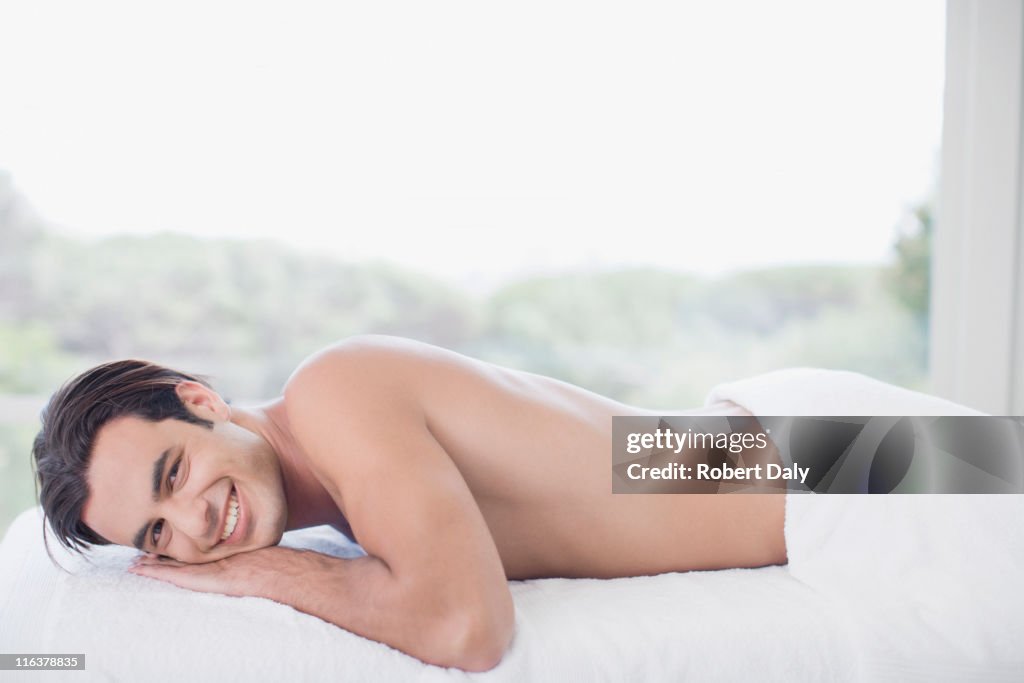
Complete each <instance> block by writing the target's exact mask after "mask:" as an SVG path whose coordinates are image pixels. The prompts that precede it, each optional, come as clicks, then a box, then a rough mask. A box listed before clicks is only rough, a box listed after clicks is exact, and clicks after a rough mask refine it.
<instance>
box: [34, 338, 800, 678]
mask: <svg viewBox="0 0 1024 683" xmlns="http://www.w3.org/2000/svg"><path fill="white" fill-rule="evenodd" d="M283 394H284V395H283V396H282V397H280V398H278V399H276V400H273V401H271V402H269V403H267V404H265V405H261V406H258V407H253V408H247V409H241V408H238V407H235V406H229V405H227V404H226V403H225V402H224V400H222V398H221V397H220V396H219V395H218V394H217V393H216V392H215V391H214V390H212V389H211V388H210V387H209V386H208V385H206V384H205V383H204V382H203V381H202V380H200V379H199V378H197V377H193V376H191V375H187V374H184V373H179V372H177V371H174V370H170V369H167V368H163V367H160V366H156V365H153V364H149V363H145V362H142V361H117V362H113V363H108V364H104V365H101V366H98V367H97V368H94V369H92V370H90V371H88V372H86V373H83V374H82V375H80V376H78V377H77V378H75V379H74V380H72V381H71V382H69V383H68V384H65V385H64V386H63V387H61V389H60V390H58V391H57V392H56V393H55V394H54V396H53V398H52V399H51V401H50V404H49V405H48V407H47V410H46V412H45V413H44V416H43V429H42V431H41V432H40V434H39V435H38V436H37V438H36V442H35V446H34V449H33V451H34V457H35V459H36V466H37V471H38V476H39V479H40V500H41V503H42V505H43V508H44V510H45V512H46V514H47V517H48V519H49V520H50V524H51V526H52V528H53V530H54V532H55V534H56V535H57V537H58V538H59V539H60V541H61V542H62V543H64V544H65V545H67V546H69V547H73V548H76V549H80V548H83V547H87V546H88V545H90V544H93V545H102V544H106V543H116V544H120V545H126V546H134V547H136V548H138V549H139V550H141V551H143V553H144V554H143V555H142V556H140V559H139V560H137V562H136V565H135V566H134V567H133V569H132V571H134V572H135V573H136V574H140V575H143V576H148V577H152V578H155V579H160V580H164V581H169V582H171V583H174V584H177V585H178V586H182V587H185V588H189V589H192V590H198V591H208V592H215V593H223V594H227V595H239V596H241V595H251V596H260V597H264V598H269V599H271V600H276V601H278V602H281V603H285V604H288V605H292V606H293V607H295V608H296V609H298V610H301V611H303V612H306V613H309V614H313V615H315V616H317V617H320V618H321V619H324V620H326V621H329V622H331V623H334V624H336V625H338V626H340V627H342V628H345V629H347V630H349V631H352V632H354V633H357V634H360V635H362V636H364V637H367V638H371V639H373V640H377V641H381V642H384V643H387V644H388V645H391V646H392V647H395V648H397V649H399V650H402V651H403V652H406V653H408V654H410V655H412V656H414V657H417V658H419V659H421V660H423V661H425V662H428V663H432V664H437V665H441V666H450V667H458V668H460V669H465V670H469V671H484V670H487V669H490V668H492V667H493V666H495V665H496V664H497V663H498V662H499V661H500V660H501V657H502V655H503V653H504V652H505V650H506V648H507V647H508V645H509V643H510V641H511V639H512V636H513V630H514V623H515V619H514V607H513V602H512V597H511V594H510V592H509V590H508V585H507V583H506V580H507V579H527V578H538V577H554V576H560V577H598V578H611V577H620V576H637V575H646V574H658V573H663V572H673V571H687V570H694V569H720V568H727V567H758V566H764V565H771V564H784V563H785V562H786V547H785V540H784V537H783V514H784V512H783V510H784V499H785V496H782V495H772V494H746V495H636V494H633V495H613V494H612V492H611V491H612V467H611V460H610V458H609V454H610V446H611V443H612V441H611V430H612V420H611V416H613V415H656V414H657V413H655V412H652V411H648V410H642V409H638V408H633V407H630V406H627V405H624V404H622V403H618V402H616V401H612V400H610V399H607V398H604V397H602V396H598V395H596V394H594V393H591V392H588V391H585V390H583V389H580V388H578V387H575V386H572V385H570V384H566V383H564V382H560V381H557V380H554V379H550V378H547V377H542V376H539V375H534V374H530V373H527V372H520V371H516V370H511V369H506V368H501V367H498V366H495V365H491V364H489V363H485V362H481V361H478V360H474V359H471V358H467V357H465V356H462V355H459V354H457V353H454V352H451V351H446V350H444V349H440V348H437V347H434V346H430V345H427V344H423V343H419V342H413V341H410V340H406V339H399V338H394V337H382V336H360V337H355V338H351V339H347V340H345V341H342V342H340V343H338V344H335V345H333V346H330V347H328V348H326V349H324V350H322V351H320V352H319V353H317V354H315V355H313V356H311V357H310V358H308V359H307V360H306V361H305V362H303V364H302V365H301V366H300V367H299V368H298V369H297V370H296V371H295V372H294V373H293V374H292V376H291V377H290V378H289V380H288V382H287V383H286V385H285V387H284V392H283ZM687 413H688V414H718V415H749V413H747V412H746V411H744V410H743V409H741V408H740V407H739V406H736V405H735V404H732V403H723V404H717V405H714V406H709V407H707V408H705V409H701V410H695V411H686V412H684V413H681V414H687ZM320 524H332V525H334V526H335V527H336V528H338V529H340V530H342V531H343V532H345V533H346V534H348V535H350V536H352V537H353V538H354V539H355V540H356V541H357V542H358V543H359V544H360V545H361V546H362V547H363V549H364V550H365V551H366V552H367V555H366V556H365V557H360V558H357V559H341V558H335V557H330V556H326V555H323V554H321V553H317V552H313V551H303V550H294V549H289V548H284V547H281V546H278V545H277V543H278V542H279V541H280V539H281V535H282V534H283V533H284V532H285V531H287V530H291V529H300V528H304V527H309V526H314V525H320Z"/></svg>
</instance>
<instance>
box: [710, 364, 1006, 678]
mask: <svg viewBox="0 0 1024 683" xmlns="http://www.w3.org/2000/svg"><path fill="white" fill-rule="evenodd" d="M722 400H729V401H733V402H734V403H737V404H739V405H741V406H743V407H744V408H746V409H747V410H749V411H750V412H752V413H753V414H754V415H766V416H767V415H781V416H789V415H792V416H801V415H808V416H811V415H984V413H980V412H978V411H976V410H973V409H971V408H968V407H966V406H962V405H958V404H956V403H953V402H951V401H947V400H945V399H942V398H938V397H936V396H929V395H927V394H922V393H920V392H915V391H910V390H907V389H904V388H901V387H896V386H893V385H890V384H886V383H884V382H880V381H878V380H875V379H872V378H870V377H866V376H864V375H861V374H857V373H853V372H845V371H834V370H822V369H815V368H794V369H787V370H779V371H775V372H770V373H767V374H764V375H759V376H757V377H752V378H749V379H745V380H740V381H736V382H730V383H727V384H722V385H719V386H717V387H715V388H714V389H712V391H711V392H710V394H709V395H708V399H707V402H708V403H712V402H716V401H722ZM1021 520H1024V495H1014V494H1001V495H814V494H810V495H808V494H800V493H790V494H787V500H786V527H785V529H786V531H785V533H786V545H787V552H788V555H789V570H790V573H791V575H792V576H794V577H795V578H797V579H799V580H800V581H802V582H803V583H805V584H806V585H808V586H810V587H811V588H813V589H815V590H816V591H818V592H819V593H820V594H822V595H823V596H826V597H827V598H828V599H829V600H832V601H834V603H835V604H836V605H837V606H838V607H839V609H841V610H842V611H844V612H845V613H846V614H848V615H849V620H850V625H851V628H852V629H853V630H854V631H855V633H856V635H857V638H858V639H859V641H860V643H861V648H862V652H863V656H864V661H863V667H864V674H865V676H866V678H867V679H868V680H890V679H891V680H1017V681H1019V680H1024V585H1022V581H1021V577H1022V576H1024V573H1022V572H1024V526H1022V522H1021Z"/></svg>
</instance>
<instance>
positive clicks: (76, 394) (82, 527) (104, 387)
mask: <svg viewBox="0 0 1024 683" xmlns="http://www.w3.org/2000/svg"><path fill="white" fill-rule="evenodd" d="M186 380H190V381H193V382H199V383H200V384H202V385H203V386H206V387H209V386H210V384H209V383H208V382H207V381H206V379H205V378H203V377H201V376H198V375H190V374H188V373H184V372H179V371H178V370H172V369H170V368H167V367H164V366H161V365H157V364H156V363H151V362H149V361H144V360H119V361H112V362H109V363H103V364H102V365H97V366H96V367H94V368H92V369H91V370H87V371H85V372H83V373H82V374H80V375H78V376H77V377H75V378H73V379H71V380H69V381H67V382H65V383H64V384H63V385H62V386H61V387H60V388H59V389H58V390H57V391H56V392H54V394H53V396H51V397H50V400H49V402H48V403H47V405H46V407H45V408H43V410H42V413H41V414H40V419H41V420H42V423H43V424H42V429H40V431H39V434H37V435H36V438H35V442H34V443H33V444H32V458H33V460H34V463H35V471H36V483H37V486H38V489H37V495H38V499H39V503H40V504H41V505H42V506H43V514H44V521H43V534H44V540H45V534H46V520H49V522H50V526H51V527H52V529H53V531H54V533H55V534H56V536H57V540H59V541H60V542H61V545H63V546H64V547H66V548H68V549H70V550H74V551H77V552H82V550H84V549H86V548H87V547H88V546H90V545H109V544H110V541H108V540H107V539H105V538H103V537H102V536H100V535H99V534H97V533H96V532H95V531H93V530H92V529H90V528H89V526H88V525H86V524H85V522H83V521H82V508H84V507H85V502H86V500H87V499H88V497H89V486H88V483H87V482H86V472H87V470H88V467H89V458H90V457H91V455H92V449H93V445H94V443H95V440H96V434H97V433H98V432H99V430H100V428H101V427H103V425H105V424H107V423H108V422H110V421H111V420H113V419H115V418H119V417H123V416H126V415H132V416H135V417H139V418H142V419H144V420H148V421H150V422H159V421H161V420H166V419H175V420H182V421H184V422H191V423H192V424H198V425H203V426H204V427H207V428H208V429H212V428H213V423H212V422H210V421H209V420H204V419H202V418H198V417H196V416H195V415H193V414H192V413H191V412H189V410H188V408H186V407H185V404H184V403H182V401H181V399H180V398H178V394H177V393H176V392H175V387H177V385H178V384H180V383H182V382H183V381H186ZM52 557H53V556H52V555H51V558H52Z"/></svg>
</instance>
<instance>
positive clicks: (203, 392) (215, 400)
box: [174, 380, 231, 420]
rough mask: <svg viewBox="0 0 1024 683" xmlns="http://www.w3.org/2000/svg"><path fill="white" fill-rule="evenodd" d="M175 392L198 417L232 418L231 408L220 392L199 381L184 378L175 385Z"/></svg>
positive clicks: (207, 418) (209, 418)
mask: <svg viewBox="0 0 1024 683" xmlns="http://www.w3.org/2000/svg"><path fill="white" fill-rule="evenodd" d="M174 392H175V393H176V394H177V395H178V398H180V399H181V402H182V403H184V404H185V407H186V408H188V410H189V412H191V413H192V414H193V415H195V416H196V417H200V418H202V419H204V420H214V419H220V420H229V419H231V409H230V408H228V404H227V403H225V402H224V399H222V398H221V397H220V394H218V393H217V392H216V391H214V390H213V389H210V388H209V387H206V386H203V385H202V384H200V383H199V382H193V381H191V380H183V381H181V382H179V383H178V385H177V386H175V387H174Z"/></svg>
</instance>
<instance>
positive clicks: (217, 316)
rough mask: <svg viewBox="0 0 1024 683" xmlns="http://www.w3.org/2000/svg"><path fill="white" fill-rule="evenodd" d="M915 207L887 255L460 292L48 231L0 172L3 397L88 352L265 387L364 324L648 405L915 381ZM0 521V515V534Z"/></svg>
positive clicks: (259, 250) (231, 248) (229, 251)
mask: <svg viewBox="0 0 1024 683" xmlns="http://www.w3.org/2000/svg"><path fill="white" fill-rule="evenodd" d="M915 217H916V218H915V219H916V220H917V222H918V230H917V231H916V232H915V231H910V232H908V233H906V234H904V235H903V236H901V238H900V239H899V240H898V241H897V243H896V263H895V265H894V266H892V267H888V268H883V267H840V266H827V267H826V266H819V267H810V266H806V267H803V266H802V267H783V268H773V269H764V270H757V271H747V272H740V273H734V274H730V275H725V276H722V277H718V278H714V279H708V278H697V277H694V276H692V275H687V274H681V273H676V272H667V271H664V270H655V269H649V268H635V269H623V270H615V271H588V272H577V273H566V274H561V275H558V276H549V277H530V278H527V279H523V280H521V281H517V282H512V283H509V284H507V285H505V286H502V287H500V288H498V289H496V290H495V291H492V292H490V293H488V294H487V295H481V296H472V295H470V294H468V293H466V292H464V291H462V290H460V289H457V288H455V287H452V286H450V285H448V284H446V283H444V282H441V281H438V280H436V279H434V278H431V277H428V276H426V275H422V274H419V273H415V272H411V271H409V270H407V269H403V268H398V267H395V266H393V265H388V264H384V263H363V264H351V263H342V262H339V261H337V260H333V259H330V258H327V257H325V256H323V255H321V254H315V253H314V254H311V253H302V252H299V251H296V250H293V249H289V248H287V247H284V246H282V245H281V244H279V243H275V242H270V241H240V240H210V239H199V238H195V237H188V236H183V235H176V234H161V235H156V236H152V237H125V236H121V237H113V238H109V239H104V240H100V241H93V242H83V241H76V240H71V239H68V238H65V237H61V236H59V235H57V234H55V233H54V231H52V230H49V229H47V227H46V226H45V225H44V224H43V223H42V222H41V221H40V220H39V219H38V217H36V216H35V214H34V213H33V212H32V211H31V209H30V208H29V207H27V206H26V205H25V203H24V200H23V199H21V198H20V196H19V195H17V193H16V192H14V190H13V189H12V187H11V185H10V182H9V179H7V178H5V177H4V176H3V175H2V174H0V285H2V289H0V398H2V395H3V394H30V395H35V396H40V397H42V396H46V395H49V394H50V393H51V392H52V391H53V390H54V389H55V388H56V387H57V385H59V384H60V383H61V382H62V381H64V380H65V379H67V378H68V377H70V376H72V375H73V374H75V373H77V372H79V371H81V370H84V369H86V368H87V367H89V366H91V365H93V364H95V363H97V362H100V361H103V360H107V359H111V358H118V357H131V356H136V357H145V358H150V359H152V360H156V361H158V362H163V363H166V364H169V365H172V366H176V367H180V368H182V369H185V370H189V371H193V372H197V373H200V374H204V375H206V376H208V377H210V378H211V379H212V381H213V383H214V386H215V387H216V388H218V389H219V390H220V391H221V393H222V394H223V395H225V397H227V398H229V399H235V400H249V399H261V398H268V397H272V396H276V395H278V394H279V392H280V390H281V387H282V386H283V384H284V382H285V381H286V380H287V378H288V376H289V374H290V373H291V372H292V370H293V369H294V368H295V367H296V366H297V365H298V364H299V362H300V361H301V360H302V359H303V358H304V357H306V356H307V355H308V354H310V353H312V352H313V351H316V350H317V349H318V348H320V347H322V346H324V345H326V344H329V343H331V342H333V341H336V340H338V339H340V338H342V337H345V336H348V335H353V334H359V333H369V332H373V333H383V334H394V335H401V336H407V337H412V338H415V339H419V340H422V341H426V342H429V343H433V344H438V345H440V346H444V347H446V348H450V349H454V350H456V351H460V352H463V353H466V354H469V355H472V356H475V357H478V358H482V359H484V360H488V361H491V362H495V363H499V364H502V365H507V366H511V367H516V368H519V369H522V370H527V371H531V372H538V373H542V374H546V375H550V376H554V377H557V378H560V379H563V380H566V381H569V382H572V383H575V384H578V385H580V386H582V387H584V388H587V389H589V390H592V391H595V392H598V393H600V394H604V395H607V396H610V397H613V398H616V399H618V400H621V401H624V402H626V403H632V404H635V405H640V406H644V407H650V408H657V409H662V410H665V411H670V410H678V409H681V408H686V407H692V406H696V405H700V404H701V403H702V402H703V400H704V396H705V395H706V394H707V392H708V390H709V389H710V388H711V387H712V386H713V385H715V384H717V383H719V382H722V381H727V380H730V379H736V378H739V377H743V376H746V375H750V374H754V373H758V372H765V371H768V370H772V369H775V368H779V367H785V366H794V365H814V366H820V367H833V368H844V369H850V370H856V371H861V372H865V373H868V374H870V375H873V376H875V377H878V378H880V379H883V380H887V381H890V382H895V383H897V384H902V385H904V386H909V387H911V388H924V386H923V385H924V381H925V377H926V368H925V364H924V363H925V361H924V359H925V357H926V353H925V352H926V342H927V337H926V326H925V325H923V324H922V322H921V321H922V320H923V316H926V314H927V287H928V275H927V273H928V258H927V257H928V240H929V239H930V234H931V215H930V212H928V211H927V210H926V209H922V210H920V211H918V212H917V213H916V214H915ZM0 419H2V418H0ZM10 421H11V420H10V419H8V420H7V422H10ZM29 422H30V423H29V424H26V422H25V420H21V421H19V423H18V424H16V425H7V426H6V427H5V429H4V431H0V490H2V492H3V496H4V501H5V503H4V508H3V510H0V515H8V514H9V513H11V511H16V510H18V509H21V508H23V507H27V506H28V505H30V504H31V501H32V484H31V477H30V476H29V474H28V472H29V470H28V448H29V443H30V439H31V436H32V433H33V432H34V430H35V424H34V420H31V421H29ZM23 461H24V462H23ZM12 477H13V478H14V479H12ZM9 521H10V520H9V517H2V516H0V530H2V529H3V528H5V527H6V524H7V523H8V522H9Z"/></svg>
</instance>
